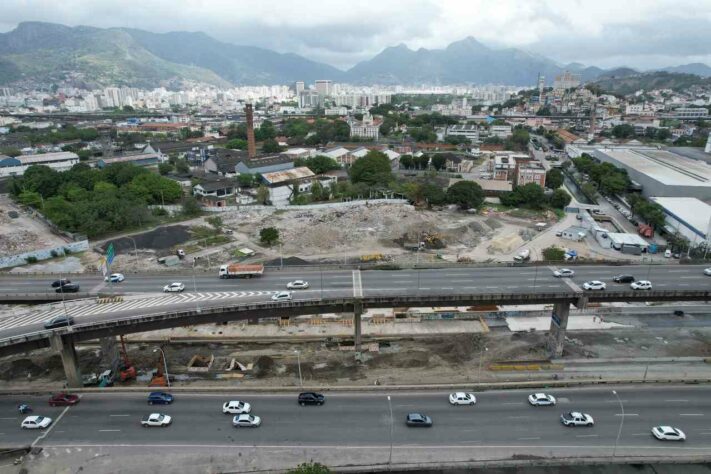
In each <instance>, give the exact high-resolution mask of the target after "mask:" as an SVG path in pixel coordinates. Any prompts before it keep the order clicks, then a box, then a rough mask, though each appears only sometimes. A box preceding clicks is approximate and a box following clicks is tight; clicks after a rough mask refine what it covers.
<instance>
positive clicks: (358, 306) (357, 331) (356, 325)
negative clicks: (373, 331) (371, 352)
mask: <svg viewBox="0 0 711 474" xmlns="http://www.w3.org/2000/svg"><path fill="white" fill-rule="evenodd" d="M362 315H363V302H362V301H360V300H356V302H355V303H354V304H353V333H354V334H353V344H354V346H355V351H356V352H360V349H361V340H362V334H361V332H362V328H361V322H362V319H361V316H362Z"/></svg>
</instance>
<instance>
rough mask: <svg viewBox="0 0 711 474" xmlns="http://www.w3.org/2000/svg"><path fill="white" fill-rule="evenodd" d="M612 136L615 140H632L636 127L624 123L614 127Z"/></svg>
mask: <svg viewBox="0 0 711 474" xmlns="http://www.w3.org/2000/svg"><path fill="white" fill-rule="evenodd" d="M612 136H613V137H615V138H630V137H633V136H635V131H634V127H633V126H632V125H629V124H626V123H623V124H620V125H615V126H614V127H612Z"/></svg>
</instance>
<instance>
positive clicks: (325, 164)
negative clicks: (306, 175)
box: [294, 155, 341, 174]
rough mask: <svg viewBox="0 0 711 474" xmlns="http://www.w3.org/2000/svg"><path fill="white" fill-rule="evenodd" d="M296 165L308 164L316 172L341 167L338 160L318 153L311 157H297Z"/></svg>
mask: <svg viewBox="0 0 711 474" xmlns="http://www.w3.org/2000/svg"><path fill="white" fill-rule="evenodd" d="M294 166H306V167H307V168H308V169H310V170H311V171H313V172H314V173H315V174H322V173H325V172H327V171H332V170H337V169H339V168H340V167H341V165H339V164H338V162H337V161H336V160H334V159H333V158H331V157H329V156H324V155H316V156H312V157H310V158H297V159H296V160H294Z"/></svg>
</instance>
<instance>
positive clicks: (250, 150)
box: [244, 104, 257, 158]
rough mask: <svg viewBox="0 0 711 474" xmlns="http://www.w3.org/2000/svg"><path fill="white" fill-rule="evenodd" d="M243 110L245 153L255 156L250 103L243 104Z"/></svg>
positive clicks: (252, 114)
mask: <svg viewBox="0 0 711 474" xmlns="http://www.w3.org/2000/svg"><path fill="white" fill-rule="evenodd" d="M244 112H245V114H246V115H247V154H248V155H249V157H250V158H254V157H255V156H257V145H256V143H254V112H253V111H252V104H245V105H244Z"/></svg>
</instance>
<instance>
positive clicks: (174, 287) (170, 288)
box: [163, 282, 185, 293]
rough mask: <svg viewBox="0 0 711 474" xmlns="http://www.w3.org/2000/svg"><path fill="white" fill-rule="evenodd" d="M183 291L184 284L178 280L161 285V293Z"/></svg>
mask: <svg viewBox="0 0 711 474" xmlns="http://www.w3.org/2000/svg"><path fill="white" fill-rule="evenodd" d="M183 291H185V285H183V284H182V283H180V282H175V283H171V284H170V285H165V286H164V287H163V293H181V292H183Z"/></svg>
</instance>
